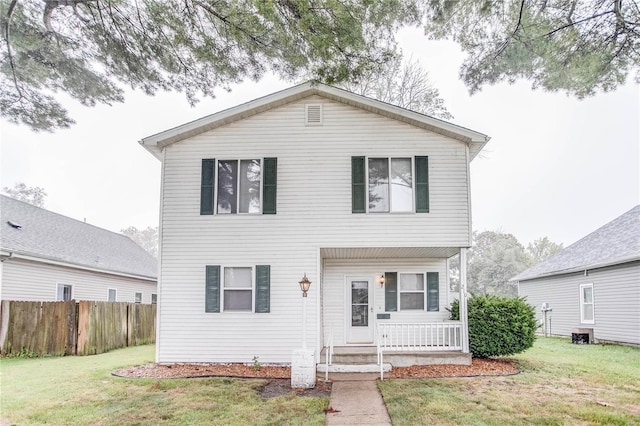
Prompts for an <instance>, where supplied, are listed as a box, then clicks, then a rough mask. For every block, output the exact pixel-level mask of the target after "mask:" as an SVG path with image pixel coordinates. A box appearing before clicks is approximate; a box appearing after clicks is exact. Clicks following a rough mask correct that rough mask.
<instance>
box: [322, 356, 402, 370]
mask: <svg viewBox="0 0 640 426" xmlns="http://www.w3.org/2000/svg"><path fill="white" fill-rule="evenodd" d="M333 359H334V360H335V356H334V357H333ZM382 369H383V370H384V372H385V373H388V372H389V371H391V364H388V363H386V362H385V363H384V364H382ZM316 371H317V372H318V373H325V372H326V371H327V364H317V365H316ZM329 373H378V374H379V373H380V365H378V364H375V363H373V364H336V363H335V362H334V363H333V364H331V365H330V366H329Z"/></svg>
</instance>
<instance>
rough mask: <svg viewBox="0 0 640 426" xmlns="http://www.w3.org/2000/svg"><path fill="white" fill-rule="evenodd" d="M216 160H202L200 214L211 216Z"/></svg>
mask: <svg viewBox="0 0 640 426" xmlns="http://www.w3.org/2000/svg"><path fill="white" fill-rule="evenodd" d="M215 164H216V160H215V159H213V158H207V159H203V160H202V176H201V180H200V214H201V215H206V214H213V200H214V197H213V195H214V183H215V173H216V168H215Z"/></svg>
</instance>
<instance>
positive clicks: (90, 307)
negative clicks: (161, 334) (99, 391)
mask: <svg viewBox="0 0 640 426" xmlns="http://www.w3.org/2000/svg"><path fill="white" fill-rule="evenodd" d="M155 320H156V305H142V304H135V303H122V302H92V301H84V300H83V301H79V302H76V301H75V300H70V301H67V302H21V301H13V300H3V301H2V305H1V306H0V351H1V352H2V354H3V355H11V354H18V353H20V352H23V351H24V352H28V353H33V354H37V355H55V356H62V355H94V354H100V353H103V352H107V351H110V350H112V349H116V348H123V347H126V346H137V345H144V344H147V343H153V342H155V338H156V321H155Z"/></svg>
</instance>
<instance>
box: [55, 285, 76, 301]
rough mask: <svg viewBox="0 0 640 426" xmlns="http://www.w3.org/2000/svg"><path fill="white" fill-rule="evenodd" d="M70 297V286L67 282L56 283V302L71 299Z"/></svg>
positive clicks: (71, 296)
mask: <svg viewBox="0 0 640 426" xmlns="http://www.w3.org/2000/svg"><path fill="white" fill-rule="evenodd" d="M72 298H73V295H72V286H71V285H69V284H60V283H58V285H57V295H56V300H57V301H58V302H66V301H68V300H71V299H72Z"/></svg>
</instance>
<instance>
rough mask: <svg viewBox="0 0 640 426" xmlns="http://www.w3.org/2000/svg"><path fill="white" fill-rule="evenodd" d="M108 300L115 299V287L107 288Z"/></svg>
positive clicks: (113, 300) (112, 300)
mask: <svg viewBox="0 0 640 426" xmlns="http://www.w3.org/2000/svg"><path fill="white" fill-rule="evenodd" d="M108 297H109V302H115V301H116V289H115V288H110V289H109V296H108Z"/></svg>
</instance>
